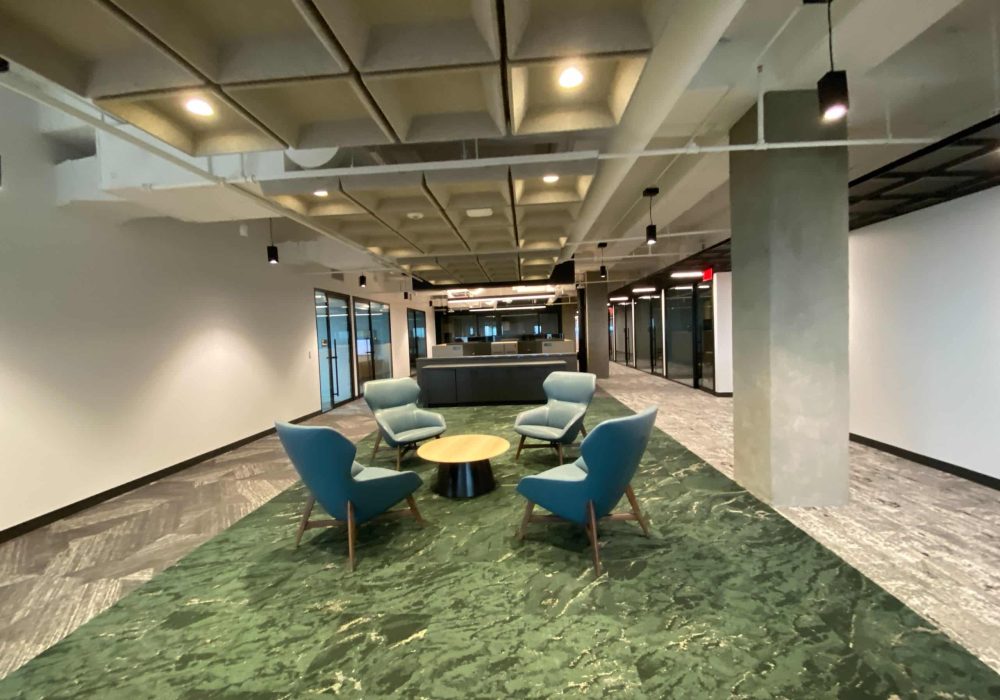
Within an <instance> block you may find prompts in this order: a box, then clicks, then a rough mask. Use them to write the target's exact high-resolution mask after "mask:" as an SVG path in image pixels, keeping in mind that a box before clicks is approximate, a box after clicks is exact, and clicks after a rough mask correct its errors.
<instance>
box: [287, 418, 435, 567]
mask: <svg viewBox="0 0 1000 700" xmlns="http://www.w3.org/2000/svg"><path fill="white" fill-rule="evenodd" d="M274 427H275V428H276V429H277V431H278V438H280V440H281V444H282V445H283V446H284V447H285V452H287V453H288V457H289V458H290V459H291V460H292V465H293V466H294V467H295V471H297V472H298V473H299V476H300V477H301V478H302V483H304V484H305V485H306V488H307V489H309V498H308V499H307V500H306V508H305V511H304V512H303V513H302V520H301V521H300V522H299V528H298V531H297V532H296V533H295V546H296V547H298V546H299V542H300V541H301V540H302V533H304V532H305V531H306V530H310V529H312V528H316V527H330V526H332V525H336V524H337V522H338V521H339V522H343V523H346V524H347V557H348V562H349V564H350V568H351V571H354V543H355V541H356V540H357V527H358V525H360V524H361V523H364V522H367V521H369V520H371V519H373V518H376V517H379V516H387V517H399V516H412V517H413V518H415V519H416V521H417V523H419V524H420V525H423V524H424V519H423V518H422V517H421V516H420V511H418V510H417V503H416V501H414V500H413V492H414V491H416V490H417V489H418V488H420V484H421V483H423V482H422V481H421V480H420V477H419V476H417V475H416V474H415V473H413V472H399V471H394V470H392V469H381V468H379V467H365V466H363V465H361V464H358V463H357V462H356V461H354V457H355V455H356V454H357V448H356V447H355V446H354V443H352V442H351V441H350V440H348V439H347V438H346V437H344V436H343V435H341V434H340V433H338V432H337V431H336V430H334V429H333V428H327V427H323V426H303V425H292V424H291V423H275V424H274ZM404 499H405V500H406V502H407V504H408V505H409V509H408V510H392V511H390V510H389V509H390V508H392V506H394V505H396V504H397V503H399V502H400V501H402V500H404ZM316 501H319V504H320V505H321V506H323V508H324V509H325V510H326V512H327V513H329V514H330V515H332V516H333V517H334V520H309V516H310V515H311V514H312V509H313V506H314V505H316Z"/></svg>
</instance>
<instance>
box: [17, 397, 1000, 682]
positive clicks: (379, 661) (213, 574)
mask: <svg viewBox="0 0 1000 700" xmlns="http://www.w3.org/2000/svg"><path fill="white" fill-rule="evenodd" d="M520 408H523V407H508V406H503V407H483V408H474V409H468V408H462V409H450V410H445V411H444V413H445V415H446V418H447V420H448V425H449V432H450V433H452V434H455V433H459V432H496V431H497V428H496V426H503V428H502V430H501V432H500V434H503V435H504V436H505V437H507V438H508V439H510V440H511V442H512V443H514V442H515V440H514V434H513V431H512V430H510V427H509V426H511V425H512V424H513V418H514V415H515V414H516V413H517V411H518V410H520ZM627 412H628V411H627V409H626V408H625V407H624V406H622V405H621V404H619V403H618V402H616V401H614V400H613V399H610V398H607V397H603V396H599V397H598V398H597V399H596V400H595V402H594V405H593V408H592V409H591V412H590V414H589V418H588V425H590V426H593V425H596V424H597V423H598V422H599V420H601V419H604V418H609V417H612V416H618V415H624V414H626V413H627ZM370 449H371V438H369V439H368V440H365V441H364V442H363V443H362V445H361V449H360V450H359V454H360V456H361V460H362V461H363V462H364V461H365V460H366V458H367V456H368V451H370ZM570 456H572V457H573V458H575V456H576V451H575V449H574V450H572V451H571V452H570V453H569V455H568V458H569V457H570ZM392 459H393V458H392V456H391V453H390V451H388V450H386V451H385V452H384V453H382V454H380V456H379V459H378V461H377V463H379V464H381V465H383V466H388V465H389V464H390V463H391V462H392ZM554 462H555V455H554V453H552V452H551V451H548V450H532V451H528V452H526V453H525V456H523V457H522V462H521V464H515V463H514V462H513V449H512V450H511V451H510V452H509V453H507V454H506V455H504V456H503V457H501V458H498V459H496V460H494V470H495V472H496V474H497V477H498V481H499V482H500V484H501V486H500V488H498V489H497V490H496V491H494V492H493V493H491V494H489V495H487V496H483V497H481V498H478V499H475V500H471V501H449V500H446V499H443V498H441V497H439V496H437V495H435V494H433V493H431V492H430V490H429V489H428V484H429V483H430V481H431V479H432V478H433V475H434V467H433V466H432V465H429V464H426V463H422V462H421V461H420V460H419V459H417V458H415V457H414V458H411V459H410V460H409V462H408V463H407V464H406V465H405V466H408V467H410V468H413V469H416V471H417V472H418V473H420V474H421V476H423V477H424V482H425V485H424V486H423V487H422V488H421V489H420V491H418V492H417V501H418V503H419V504H420V507H421V508H422V510H423V513H424V516H425V517H426V518H427V519H428V520H429V521H430V524H429V525H428V527H426V528H425V529H420V528H418V527H417V526H416V525H415V524H414V523H413V522H412V521H411V520H409V519H406V520H399V521H388V522H385V523H382V524H368V525H364V526H362V527H361V528H360V548H359V550H358V570H357V572H356V573H354V574H350V573H348V571H347V568H346V554H347V542H346V534H345V532H344V531H343V530H342V529H340V528H337V529H328V530H313V531H310V532H307V533H306V535H305V538H304V541H303V545H302V547H301V548H299V549H298V550H296V549H294V548H293V547H292V539H293V535H294V530H295V524H296V521H297V518H298V516H299V512H300V510H301V507H302V503H303V500H304V494H303V491H302V489H301V488H300V487H296V488H292V489H290V490H288V491H286V492H285V493H283V494H281V495H280V496H278V497H277V498H275V499H274V500H273V501H271V502H270V503H268V504H266V505H265V506H263V507H262V508H260V509H259V510H257V511H256V512H254V513H253V514H251V515H249V516H248V517H246V518H244V519H243V520H242V521H240V522H239V523H238V524H236V525H235V526H234V527H232V528H231V529H229V530H227V531H226V532H224V533H223V534H221V535H219V536H218V537H216V538H214V539H213V540H211V541H209V542H207V543H206V544H205V545H203V546H202V547H200V548H199V549H197V550H196V551H195V552H193V553H192V554H190V555H189V556H187V557H185V558H184V559H183V560H181V561H180V562H179V563H178V564H177V565H176V566H174V567H172V568H170V569H168V570H167V571H165V572H164V573H162V574H160V575H159V576H156V577H155V578H154V579H153V580H152V581H151V582H150V583H148V584H147V585H145V586H143V587H142V588H140V589H139V590H137V591H136V592H134V593H133V594H131V595H129V596H128V597H126V598H124V599H123V600H122V601H120V602H119V603H118V604H116V605H115V606H114V607H113V608H111V609H110V610H108V611H107V612H105V613H104V614H102V615H100V616H98V617H96V618H95V619H93V620H92V621H91V622H89V623H87V624H86V625H84V626H82V627H81V628H80V629H78V630H77V631H75V632H74V633H72V634H71V635H70V636H69V637H68V638H66V639H65V640H64V641H63V642H61V643H59V644H57V645H56V646H54V647H53V648H51V649H50V650H48V651H47V652H45V653H44V654H42V655H41V656H39V657H38V658H36V659H34V660H33V661H31V662H30V663H29V664H27V665H26V666H25V667H23V668H22V669H20V670H19V671H17V672H15V673H13V674H12V675H11V676H9V677H8V678H7V679H5V680H3V681H0V697H3V698H10V697H26V698H35V697H50V698H129V699H130V700H138V699H141V698H220V699H225V698H301V697H316V696H319V697H351V698H353V697H357V698H366V699H370V698H382V697H404V698H519V699H520V698H548V697H567V698H583V697H603V696H605V695H610V694H612V693H615V694H616V696H617V697H621V698H728V697H740V698H742V697H746V698H774V697H785V698H796V699H799V698H809V699H812V698H827V697H840V698H867V697H872V698H892V697H895V696H899V697H906V698H909V697H920V698H936V697H940V698H968V697H976V698H997V697H1000V677H998V676H997V675H996V674H995V673H993V672H992V671H991V670H990V669H989V668H987V667H986V666H984V665H983V664H982V663H980V662H979V661H978V660H976V659H975V658H974V657H973V656H971V655H970V654H969V653H967V652H966V651H964V650H963V649H962V648H960V647H958V646H957V645H956V644H954V643H952V642H951V641H949V640H948V638H947V637H945V636H944V634H942V633H941V632H939V631H937V630H936V629H935V628H934V627H933V626H932V625H931V624H930V623H928V622H927V621H926V620H924V619H922V618H921V617H919V616H918V615H916V614H915V613H913V612H912V611H911V610H909V609H908V608H906V607H905V606H904V605H902V604H901V603H900V602H899V601H897V600H896V599H895V598H893V597H891V596H890V595H888V594H887V593H885V592H884V591H882V590H881V589H879V588H878V587H877V586H876V585H874V584H873V583H871V582H870V581H869V580H867V579H866V578H865V577H864V576H862V575H861V574H860V573H858V572H857V571H856V570H855V569H853V568H851V567H850V566H848V565H847V564H845V563H844V562H843V561H841V560H840V559H838V558H837V557H836V556H835V555H834V554H832V553H831V552H829V551H828V550H826V549H824V548H823V547H822V546H821V545H819V544H817V543H816V542H815V541H814V540H812V539H811V538H809V537H808V536H807V535H805V534H804V533H803V532H801V531H800V530H798V529H796V528H795V527H794V526H792V525H791V524H789V523H788V522H787V521H785V520H784V519H783V518H781V517H780V516H779V515H777V514H776V513H775V512H774V511H772V510H771V509H770V508H768V507H767V506H765V505H763V504H762V503H761V502H759V501H758V500H756V499H755V498H754V497H752V496H750V495H749V494H747V493H746V492H745V491H744V490H743V489H741V488H739V487H738V486H737V485H735V484H734V483H733V482H732V481H730V480H729V479H727V478H725V477H724V476H722V475H721V474H719V473H718V472H717V471H716V470H715V469H713V468H711V467H709V466H707V465H706V464H704V463H702V462H701V461H700V460H699V459H698V458H697V457H695V456H694V455H693V454H691V453H690V452H688V451H687V450H685V449H684V448H683V447H682V446H681V445H679V444H678V443H677V442H675V441H674V440H672V439H671V438H670V437H668V436H666V435H665V434H663V433H662V432H659V431H658V430H657V431H654V435H653V438H652V440H651V441H650V446H649V450H648V452H647V454H646V457H645V459H644V461H643V464H642V466H641V468H640V472H639V474H638V476H637V477H636V480H635V482H634V486H635V490H636V493H637V495H638V496H639V499H640V501H641V502H642V503H643V506H644V508H645V510H646V513H647V515H648V516H649V517H650V519H651V520H652V525H653V529H654V536H653V537H652V538H651V539H645V538H643V537H642V536H641V534H640V532H639V528H638V527H637V526H636V525H635V524H634V523H628V522H615V523H608V524H606V525H604V526H603V527H602V533H601V540H602V542H603V548H602V551H603V560H604V566H605V569H606V571H605V575H604V576H602V577H601V578H600V579H598V580H595V579H594V576H593V571H592V569H591V563H590V555H589V551H588V545H587V539H586V536H585V535H584V533H583V531H582V530H581V529H579V528H576V527H574V526H571V525H568V524H566V525H563V524H558V525H544V524H537V525H532V526H531V531H530V535H529V537H528V539H527V540H526V541H525V542H524V543H517V542H516V541H515V540H514V538H513V533H514V531H515V529H516V526H517V523H518V520H519V518H520V515H521V510H522V506H523V502H522V501H521V499H520V498H519V497H518V496H517V495H516V494H515V492H514V485H515V484H516V482H517V479H518V478H519V477H520V476H522V475H524V474H528V473H534V472H538V471H540V470H542V469H544V468H547V467H548V466H551V465H553V464H554ZM404 468H405V467H404Z"/></svg>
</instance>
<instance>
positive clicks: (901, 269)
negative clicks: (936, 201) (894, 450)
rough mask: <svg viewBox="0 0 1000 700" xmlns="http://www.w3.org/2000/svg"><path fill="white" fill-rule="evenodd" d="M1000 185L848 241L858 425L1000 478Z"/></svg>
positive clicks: (857, 429)
mask: <svg viewBox="0 0 1000 700" xmlns="http://www.w3.org/2000/svg"><path fill="white" fill-rule="evenodd" d="M998 261H1000V188H993V189H991V190H986V191H984V192H980V193H977V194H974V195H970V196H968V197H964V198H962V199H957V200H954V201H951V202H947V203H945V204H941V205H938V206H935V207H931V208H929V209H924V210H921V211H918V212H914V213H912V214H908V215H906V216H902V217H899V218H896V219H891V220H889V221H885V222H882V223H879V224H874V225H872V226H868V227H866V228H863V229H859V230H857V231H854V232H853V233H852V234H851V237H850V283H851V290H850V303H851V307H850V308H851V331H850V361H851V432H852V433H855V434H858V435H861V436H864V437H867V438H871V439H873V440H878V441H879V442H884V443H887V444H890V445H893V446H895V447H900V448H903V449H905V450H909V451H911V452H916V453H918V454H922V455H925V456H928V457H933V458H935V459H939V460H943V461H945V462H950V463H952V464H956V465H958V466H961V467H965V468H967V469H972V470H974V471H978V472H981V473H983V474H987V475H989V476H992V477H997V478H1000V440H998V439H997V427H998V426H1000V359H998V358H1000V275H998V274H997V273H996V269H995V268H996V264H997V262H998Z"/></svg>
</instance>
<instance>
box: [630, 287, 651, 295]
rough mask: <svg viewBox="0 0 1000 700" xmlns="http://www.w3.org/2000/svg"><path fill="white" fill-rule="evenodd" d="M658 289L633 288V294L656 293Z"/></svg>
mask: <svg viewBox="0 0 1000 700" xmlns="http://www.w3.org/2000/svg"><path fill="white" fill-rule="evenodd" d="M655 291H656V287H632V293H633V294H648V293H649V292H655Z"/></svg>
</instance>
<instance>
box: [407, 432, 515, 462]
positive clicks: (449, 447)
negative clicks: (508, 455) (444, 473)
mask: <svg viewBox="0 0 1000 700" xmlns="http://www.w3.org/2000/svg"><path fill="white" fill-rule="evenodd" d="M509 449H510V443H509V442H507V441H506V440H504V439H503V438H502V437H497V436H496V435H449V436H448V437H443V438H438V439H437V440H428V441H427V442H425V443H424V444H423V445H421V446H420V447H418V448H417V456H418V457H420V458H422V459H426V460H427V461H428V462H438V463H442V464H460V463H462V462H481V461H483V460H486V459H492V458H493V457H496V456H497V455H501V454H503V453H504V452H506V451H507V450H509Z"/></svg>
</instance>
